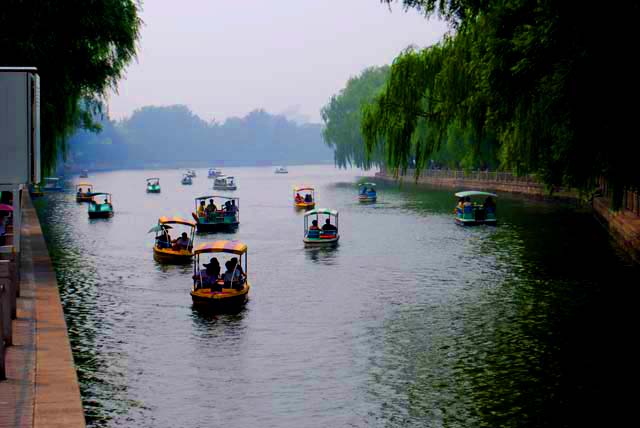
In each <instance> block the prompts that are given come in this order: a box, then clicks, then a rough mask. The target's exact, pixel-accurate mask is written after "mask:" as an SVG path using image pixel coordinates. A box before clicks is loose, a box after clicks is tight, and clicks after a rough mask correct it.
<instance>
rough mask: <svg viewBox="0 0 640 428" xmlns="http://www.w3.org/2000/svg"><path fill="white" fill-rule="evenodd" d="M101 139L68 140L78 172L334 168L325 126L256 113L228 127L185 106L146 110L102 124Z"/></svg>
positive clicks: (87, 135)
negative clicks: (294, 166)
mask: <svg viewBox="0 0 640 428" xmlns="http://www.w3.org/2000/svg"><path fill="white" fill-rule="evenodd" d="M97 121H98V122H99V123H100V125H101V127H102V131H101V132H99V133H95V132H90V131H86V130H79V131H78V132H76V133H75V134H74V135H73V136H72V137H71V139H70V140H69V153H68V156H67V162H66V164H67V166H70V167H71V168H74V169H76V170H77V169H80V168H87V169H111V168H141V167H180V166H185V165H189V166H213V165H275V164H296V163H298V164H300V163H325V162H331V161H332V159H333V153H332V151H331V149H329V148H328V147H327V146H326V145H325V144H324V143H323V141H322V125H320V124H298V123H296V122H293V121H291V120H288V119H287V118H286V117H284V116H280V115H273V114H270V113H267V112H265V111H264V110H255V111H253V112H251V113H249V114H247V115H246V116H245V117H243V118H236V117H234V118H229V119H227V120H225V121H224V122H223V123H218V122H215V121H211V122H206V121H204V120H202V119H201V118H200V117H198V116H197V115H195V114H194V113H193V112H191V110H189V108H188V107H186V106H184V105H174V106H168V107H154V106H149V107H143V108H141V109H139V110H136V111H135V112H134V113H133V114H132V115H131V117H129V118H127V119H124V120H121V121H112V120H109V119H106V118H103V119H102V120H99V119H97Z"/></svg>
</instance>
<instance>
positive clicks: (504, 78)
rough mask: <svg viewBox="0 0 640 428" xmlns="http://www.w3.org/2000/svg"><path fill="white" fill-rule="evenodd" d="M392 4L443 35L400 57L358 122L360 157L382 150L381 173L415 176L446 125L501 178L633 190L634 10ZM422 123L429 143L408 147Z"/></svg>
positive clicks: (514, 2)
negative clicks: (460, 131)
mask: <svg viewBox="0 0 640 428" xmlns="http://www.w3.org/2000/svg"><path fill="white" fill-rule="evenodd" d="M381 1H382V2H383V3H394V2H393V1H392V0H381ZM401 3H402V4H403V5H404V6H405V7H406V8H417V9H419V10H421V11H422V12H423V13H424V14H425V16H433V15H436V14H438V15H440V16H442V17H444V18H445V19H447V20H448V22H449V23H450V25H451V32H450V35H448V36H447V37H445V39H444V40H443V41H442V42H441V43H439V44H437V45H435V46H431V47H428V48H426V49H422V50H407V51H405V52H403V53H402V54H401V55H400V56H399V57H398V58H397V59H396V60H395V62H394V63H393V65H392V67H391V73H390V77H389V84H388V85H387V88H386V90H385V91H384V92H383V93H382V94H380V95H379V97H378V98H377V99H376V100H375V101H374V103H372V104H371V105H370V106H369V107H367V109H366V111H365V114H364V120H363V123H362V131H363V135H364V137H365V141H366V143H367V147H368V149H369V150H374V148H375V147H376V146H377V144H378V143H379V142H380V141H385V143H386V147H387V149H386V151H387V159H386V160H387V162H388V163H389V165H390V166H391V167H396V168H403V167H406V165H407V159H409V158H411V157H414V158H416V159H417V160H418V161H419V162H418V163H419V165H420V166H424V164H425V160H426V159H428V157H429V155H430V154H431V153H433V152H434V151H435V150H437V148H438V145H439V144H440V142H441V141H442V137H443V135H444V133H445V130H446V129H447V127H448V126H450V125H451V124H452V123H454V122H455V123H458V124H459V126H462V127H463V128H464V129H468V130H469V135H470V136H471V137H472V138H473V141H474V142H475V143H474V144H479V142H481V141H486V139H487V138H489V139H491V141H492V144H493V145H494V146H495V147H496V150H499V152H500V156H501V162H502V166H503V167H505V168H510V169H514V170H515V171H516V172H518V173H538V174H539V175H540V176H541V177H542V178H543V179H544V180H545V182H546V183H548V184H550V185H569V186H575V187H578V188H581V189H589V188H591V187H592V186H593V185H594V182H595V180H596V179H597V178H598V177H601V176H604V177H605V178H607V179H608V180H609V182H610V183H611V184H612V185H613V186H614V188H615V189H617V190H618V192H616V195H618V196H619V195H620V194H621V193H620V190H622V189H623V188H633V189H637V188H639V187H640V174H638V173H637V166H636V162H637V159H638V158H639V157H640V156H639V154H640V150H639V147H638V146H639V145H638V144H637V143H635V142H634V140H633V131H632V127H631V124H632V123H633V120H634V118H635V109H633V108H629V105H630V102H635V100H637V99H638V95H640V90H639V89H640V83H639V82H638V79H637V78H636V77H635V76H634V75H633V70H634V68H633V66H632V65H631V63H632V61H633V58H632V57H633V55H632V54H631V53H632V52H634V51H635V47H636V46H635V45H636V40H637V36H636V34H635V30H634V28H635V24H636V21H637V18H638V17H639V15H640V14H639V12H640V5H639V4H637V3H636V2H633V1H630V0H626V1H622V2H618V3H616V7H615V8H613V7H605V6H603V7H599V8H596V7H590V6H588V5H582V4H580V5H576V4H574V3H573V2H557V1H552V0H546V1H544V0H540V1H529V0H502V1H491V2H479V1H477V0H454V1H451V0H448V1H445V0H439V1H435V0H404V1H402V2H401ZM423 122H424V123H425V124H426V125H428V127H429V129H431V130H432V132H431V133H430V134H429V135H427V136H426V137H420V138H417V137H416V135H417V133H416V130H417V129H418V128H419V126H420V124H421V123H423ZM416 138H417V140H416ZM617 199H619V198H617Z"/></svg>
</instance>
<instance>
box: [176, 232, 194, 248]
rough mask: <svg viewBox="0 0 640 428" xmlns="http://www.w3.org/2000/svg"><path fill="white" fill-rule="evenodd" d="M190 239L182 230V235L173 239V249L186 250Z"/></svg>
mask: <svg viewBox="0 0 640 428" xmlns="http://www.w3.org/2000/svg"><path fill="white" fill-rule="evenodd" d="M190 244H191V241H190V240H189V236H188V235H187V232H182V235H181V236H180V237H179V238H178V239H176V240H175V241H173V249H174V250H188V249H189V245H190Z"/></svg>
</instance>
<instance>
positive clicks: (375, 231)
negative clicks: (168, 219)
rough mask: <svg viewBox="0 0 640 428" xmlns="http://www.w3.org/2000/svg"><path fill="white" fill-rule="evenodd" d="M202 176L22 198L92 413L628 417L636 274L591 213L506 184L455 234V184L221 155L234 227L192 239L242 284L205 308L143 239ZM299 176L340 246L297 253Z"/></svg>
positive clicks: (476, 421)
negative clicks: (513, 191) (244, 252)
mask: <svg viewBox="0 0 640 428" xmlns="http://www.w3.org/2000/svg"><path fill="white" fill-rule="evenodd" d="M196 171H197V173H198V176H197V177H196V178H195V179H194V183H193V185H192V186H183V185H181V184H180V178H181V176H182V172H183V171H181V170H155V171H116V172H105V173H91V174H90V177H89V178H88V179H78V178H77V177H75V178H74V179H73V180H72V181H73V182H74V183H76V182H79V181H80V180H89V181H90V182H92V183H93V184H94V185H95V191H107V192H112V193H113V202H114V208H115V216H114V217H112V218H111V219H106V220H89V219H88V216H87V206H86V204H78V203H76V202H75V199H74V194H73V191H71V190H70V191H69V192H68V193H60V194H48V195H47V196H45V197H44V198H40V199H39V200H37V201H36V205H37V207H38V210H39V214H40V218H41V220H42V223H43V228H44V230H45V234H46V238H47V242H48V245H49V249H50V252H51V255H52V259H53V262H54V266H55V269H56V273H57V277H58V281H59V285H60V291H61V296H62V300H63V305H64V310H65V315H66V319H67V324H68V327H69V335H70V339H71V342H72V348H73V353H74V358H75V363H76V365H77V368H78V375H79V379H80V382H81V391H82V398H83V402H84V406H85V410H86V414H87V422H88V425H89V426H90V427H102V426H105V427H122V426H126V427H167V428H169V427H171V428H175V427H214V426H225V427H296V428H298V427H427V426H428V427H485V426H486V427H557V426H572V427H573V426H575V427H583V426H586V425H588V424H590V423H595V422H597V423H598V424H599V426H613V425H612V422H613V421H614V420H615V419H616V418H617V417H619V416H620V415H621V414H624V413H625V412H626V411H627V410H626V409H625V408H622V407H620V406H619V403H621V402H622V401H623V400H624V396H625V395H624V393H623V390H622V389H621V388H619V387H617V382H616V381H619V380H620V379H622V378H624V377H625V376H627V375H628V373H629V372H630V370H631V369H630V367H633V365H632V364H631V363H630V362H629V361H628V359H629V357H627V356H626V355H630V354H627V352H629V351H628V349H627V348H628V347H630V346H631V345H630V344H631V343H632V342H631V340H630V339H631V337H637V336H635V335H633V333H635V332H633V333H632V332H631V325H633V321H632V320H631V318H632V315H631V314H632V313H633V310H632V308H631V305H632V304H633V300H632V290H633V289H634V288H635V287H637V286H638V284H639V283H640V282H639V281H638V277H639V273H640V271H639V269H638V267H637V266H635V265H633V264H631V263H629V262H628V260H627V259H626V258H625V257H624V256H623V255H621V254H620V253H619V252H618V251H617V250H616V249H615V247H613V246H612V245H611V244H610V242H609V238H608V236H607V234H606V233H605V231H604V229H603V228H602V227H601V226H600V225H599V224H598V223H597V222H596V221H595V220H594V218H593V216H592V215H591V214H590V213H589V212H588V211H587V210H578V211H576V210H575V209H574V208H575V207H572V206H571V205H567V204H559V203H553V204H552V203H545V202H539V201H532V200H528V199H524V198H519V197H516V196H513V195H507V194H500V195H499V198H498V214H499V221H500V225H499V226H498V227H495V228H491V227H476V228H461V227H459V226H456V225H455V224H454V222H453V219H452V213H453V206H454V205H455V202H456V201H455V198H454V197H453V195H452V192H451V191H449V190H443V189H429V188H425V187H417V186H414V185H411V184H405V185H403V186H398V185H397V184H384V183H380V186H379V201H378V203H377V204H375V205H361V204H359V203H358V202H357V189H356V187H355V183H356V181H357V179H358V178H359V177H360V176H361V175H364V174H365V173H363V172H362V171H358V170H348V171H344V170H343V171H340V170H337V169H334V168H333V167H332V166H292V167H290V168H289V172H290V173H289V174H286V175H284V174H283V175H277V174H274V173H273V168H271V167H255V168H224V172H225V173H227V174H229V175H235V176H236V178H237V182H238V186H239V188H238V190H237V191H235V192H228V194H229V195H233V196H238V197H240V209H241V218H240V220H241V225H240V228H239V229H238V231H237V232H235V233H229V234H214V235H205V236H200V235H199V236H197V242H205V241H213V240H217V239H238V240H241V241H243V242H244V243H246V244H247V245H248V249H249V251H248V254H249V275H250V281H251V283H252V286H253V287H252V289H251V293H250V300H249V302H248V303H247V305H246V307H245V308H244V310H241V311H239V312H237V313H231V314H213V313H209V312H203V311H200V310H198V309H197V308H194V307H193V305H192V301H191V297H190V295H189V290H190V287H191V269H192V268H191V266H182V267H181V266H163V265H160V264H158V263H156V262H155V261H154V260H153V257H152V245H153V234H149V233H147V232H148V230H149V229H150V228H151V227H152V226H153V225H155V224H156V223H157V220H158V217H159V216H162V215H169V216H170V215H181V216H184V217H187V218H190V216H191V212H192V211H193V209H194V201H193V199H194V197H197V196H201V195H207V194H222V193H224V192H219V191H213V190H211V187H212V184H213V180H210V179H207V177H206V170H204V169H198V170H196ZM369 174H370V173H369ZM147 177H159V178H160V183H161V186H162V193H160V194H147V193H146V192H145V178H147ZM297 184H311V185H314V186H315V187H316V189H317V201H318V206H319V207H327V208H335V209H338V210H339V211H340V234H341V240H340V244H339V246H338V247H337V248H335V249H305V248H304V246H303V243H302V232H303V216H302V213H300V212H298V211H296V210H294V209H293V207H292V188H293V187H294V186H295V185H297Z"/></svg>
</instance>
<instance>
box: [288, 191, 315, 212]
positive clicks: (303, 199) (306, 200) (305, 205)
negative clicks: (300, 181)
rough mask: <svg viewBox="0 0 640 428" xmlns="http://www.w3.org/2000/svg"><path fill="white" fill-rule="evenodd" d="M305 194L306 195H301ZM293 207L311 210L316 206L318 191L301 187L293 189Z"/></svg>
mask: <svg viewBox="0 0 640 428" xmlns="http://www.w3.org/2000/svg"><path fill="white" fill-rule="evenodd" d="M300 193H303V194H304V195H301V194H300ZM293 205H294V206H295V207H296V208H302V209H305V210H310V209H312V208H313V207H315V206H316V191H315V189H314V188H313V187H309V186H304V187H303V186H301V187H294V188H293Z"/></svg>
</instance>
